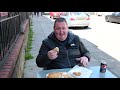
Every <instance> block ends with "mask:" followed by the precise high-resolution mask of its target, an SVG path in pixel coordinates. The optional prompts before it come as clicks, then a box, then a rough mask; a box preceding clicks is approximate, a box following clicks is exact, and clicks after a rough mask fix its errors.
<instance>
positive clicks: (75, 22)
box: [60, 12, 90, 28]
mask: <svg viewBox="0 0 120 90" xmlns="http://www.w3.org/2000/svg"><path fill="white" fill-rule="evenodd" d="M60 17H63V18H65V19H66V21H67V23H68V27H84V28H87V27H88V26H89V25H90V15H88V14H87V13H85V12H65V13H64V14H62V15H61V16H60Z"/></svg>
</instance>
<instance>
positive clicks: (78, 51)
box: [36, 32, 90, 69]
mask: <svg viewBox="0 0 120 90" xmlns="http://www.w3.org/2000/svg"><path fill="white" fill-rule="evenodd" d="M68 37H69V39H68V44H67V46H66V47H65V46H64V45H62V44H61V43H59V41H58V40H57V39H56V38H55V36H54V32H52V33H51V34H50V35H49V36H48V38H46V39H45V40H43V41H42V45H41V48H40V51H39V54H38V56H37V58H36V64H37V66H38V67H43V68H46V69H61V68H72V67H73V66H75V65H76V64H79V62H78V61H77V60H76V58H79V57H81V56H86V57H88V60H89V61H90V54H89V51H88V50H87V49H86V48H85V46H84V45H83V43H82V42H81V41H80V38H79V36H77V35H74V34H73V33H71V32H69V33H68ZM55 47H58V48H59V53H58V57H57V58H56V59H55V60H50V59H49V58H48V56H47V53H48V51H49V50H51V49H53V48H55Z"/></svg>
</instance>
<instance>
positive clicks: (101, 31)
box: [46, 15, 120, 61]
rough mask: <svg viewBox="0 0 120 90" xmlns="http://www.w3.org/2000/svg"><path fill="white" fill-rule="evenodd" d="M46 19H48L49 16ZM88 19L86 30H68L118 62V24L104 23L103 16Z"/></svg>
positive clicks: (119, 54) (119, 25) (93, 16)
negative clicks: (88, 23) (88, 24)
mask: <svg viewBox="0 0 120 90" xmlns="http://www.w3.org/2000/svg"><path fill="white" fill-rule="evenodd" d="M46 17H48V18H49V15H46ZM90 18H91V21H90V26H89V27H88V28H87V29H82V28H77V29H76V28H72V29H70V30H71V31H72V32H73V33H75V34H77V35H79V36H80V37H81V38H84V39H86V40H88V41H90V42H91V43H93V44H95V45H96V46H98V48H99V49H101V50H102V51H104V52H105V53H107V54H108V55H110V56H112V57H114V58H115V59H117V60H118V61H120V53H119V51H120V42H119V38H120V35H119V33H120V24H116V23H109V22H106V21H105V19H104V16H96V15H91V16H90ZM51 20H52V19H51ZM52 21H54V20H52Z"/></svg>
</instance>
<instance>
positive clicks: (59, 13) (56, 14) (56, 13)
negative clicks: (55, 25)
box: [49, 12, 63, 19]
mask: <svg viewBox="0 0 120 90" xmlns="http://www.w3.org/2000/svg"><path fill="white" fill-rule="evenodd" d="M49 14H50V18H52V19H56V18H59V17H60V15H62V14H63V12H50V13H49Z"/></svg>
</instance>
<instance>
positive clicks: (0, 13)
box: [0, 12, 8, 19]
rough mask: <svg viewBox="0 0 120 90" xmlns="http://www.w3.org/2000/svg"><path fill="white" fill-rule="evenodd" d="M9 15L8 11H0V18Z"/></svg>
mask: <svg viewBox="0 0 120 90" xmlns="http://www.w3.org/2000/svg"><path fill="white" fill-rule="evenodd" d="M7 17H8V12H0V19H4V18H7Z"/></svg>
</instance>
